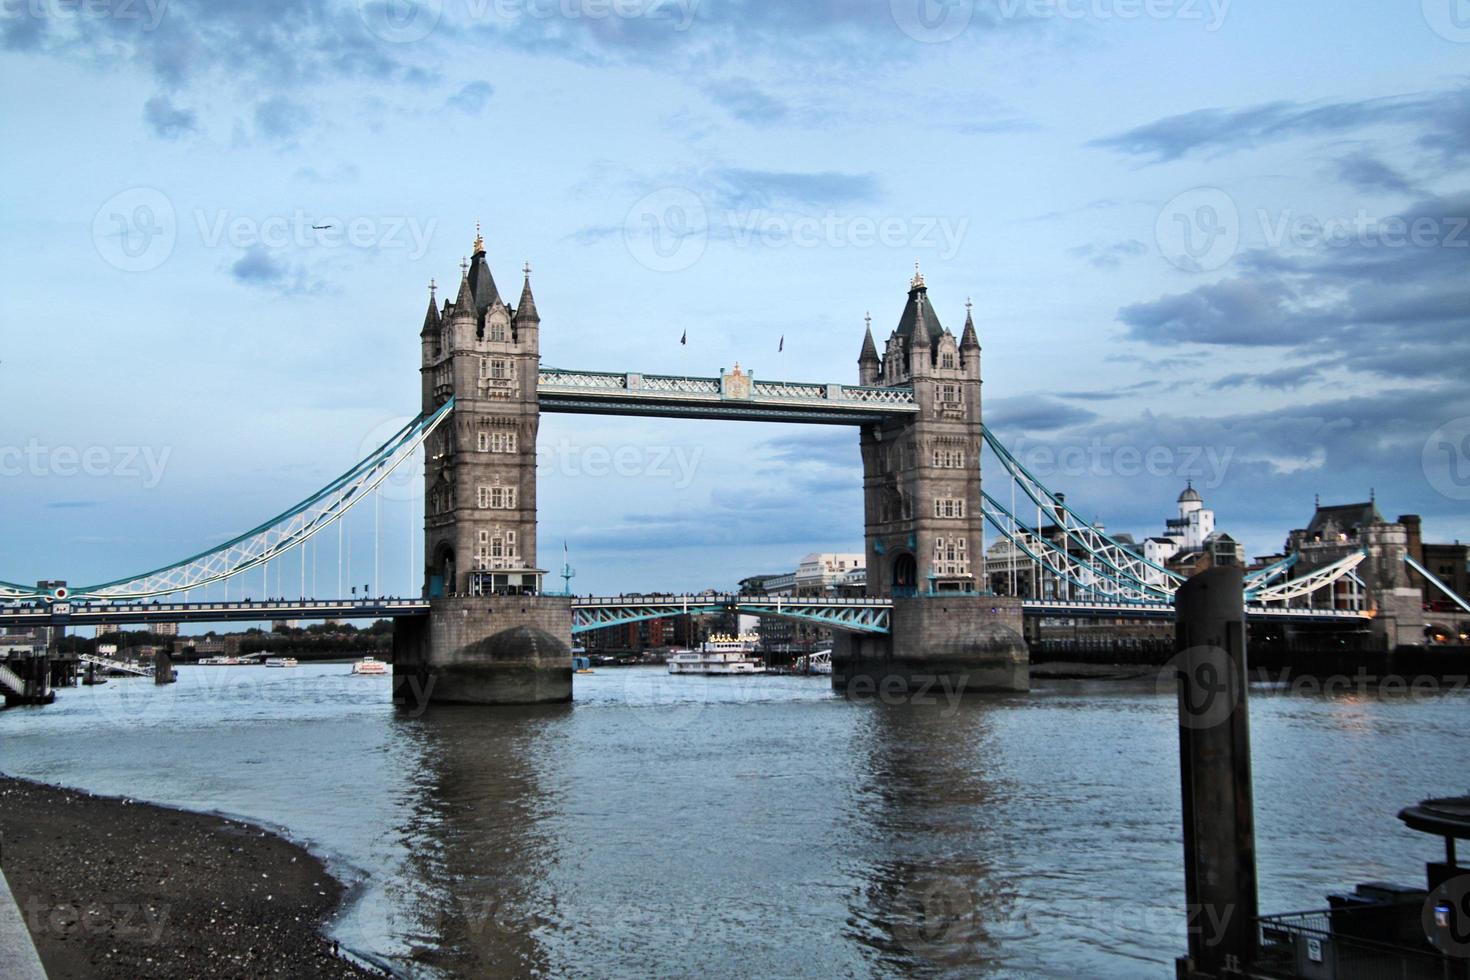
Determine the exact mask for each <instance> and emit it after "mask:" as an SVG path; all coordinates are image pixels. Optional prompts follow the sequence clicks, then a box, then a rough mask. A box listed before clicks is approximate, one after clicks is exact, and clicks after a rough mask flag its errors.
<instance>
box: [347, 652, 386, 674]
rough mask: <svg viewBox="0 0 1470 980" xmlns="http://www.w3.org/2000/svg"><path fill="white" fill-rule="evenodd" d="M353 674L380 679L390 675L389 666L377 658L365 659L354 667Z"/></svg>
mask: <svg viewBox="0 0 1470 980" xmlns="http://www.w3.org/2000/svg"><path fill="white" fill-rule="evenodd" d="M352 673H353V674H354V675H359V676H363V677H380V676H382V675H384V674H387V673H388V665H387V664H386V663H384V662H383V661H381V660H379V659H377V658H376V657H363V658H362V659H361V660H359V661H358V662H357V663H355V664H353V665H352Z"/></svg>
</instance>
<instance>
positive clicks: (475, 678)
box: [393, 596, 572, 711]
mask: <svg viewBox="0 0 1470 980" xmlns="http://www.w3.org/2000/svg"><path fill="white" fill-rule="evenodd" d="M571 603H572V601H571V599H569V598H566V597H561V596H478V597H473V598H471V597H463V596H456V597H453V598H446V599H434V600H432V602H431V603H430V608H429V615H428V616H420V617H412V618H409V617H405V618H403V619H398V620H395V621H394V624H393V703H394V704H396V705H398V706H399V707H400V708H402V709H404V710H409V711H418V710H422V709H423V708H424V707H425V706H427V705H429V704H487V705H494V704H549V703H554V702H565V701H570V700H571V699H572V651H571V646H570V644H569V642H568V640H569V638H570V637H571V633H572V604H571Z"/></svg>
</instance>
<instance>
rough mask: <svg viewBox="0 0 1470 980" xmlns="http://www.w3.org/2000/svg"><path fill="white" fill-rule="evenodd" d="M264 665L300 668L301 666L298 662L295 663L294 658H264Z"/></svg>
mask: <svg viewBox="0 0 1470 980" xmlns="http://www.w3.org/2000/svg"><path fill="white" fill-rule="evenodd" d="M265 665H266V666H267V667H300V666H301V664H300V663H299V662H297V660H296V658H295V657H266V658H265Z"/></svg>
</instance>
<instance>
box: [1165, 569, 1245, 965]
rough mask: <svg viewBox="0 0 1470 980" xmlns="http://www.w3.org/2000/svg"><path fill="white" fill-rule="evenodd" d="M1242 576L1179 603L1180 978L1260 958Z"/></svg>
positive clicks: (1209, 577) (1209, 575) (1231, 575)
mask: <svg viewBox="0 0 1470 980" xmlns="http://www.w3.org/2000/svg"><path fill="white" fill-rule="evenodd" d="M1242 580H1243V573H1242V571H1241V569H1240V568H1239V567H1235V566H1221V567H1216V568H1211V569H1209V570H1207V571H1205V572H1202V573H1201V574H1199V575H1196V576H1195V577H1193V578H1191V579H1190V580H1189V581H1188V582H1186V583H1184V585H1182V586H1181V587H1180V589H1179V592H1178V595H1177V597H1176V599H1175V613H1176V616H1177V624H1176V628H1175V629H1176V632H1175V656H1174V660H1173V664H1174V667H1175V672H1176V678H1177V682H1178V698H1179V777H1180V778H1179V782H1180V789H1181V791H1182V796H1183V812H1184V887H1185V894H1186V901H1187V909H1188V914H1189V930H1188V932H1189V956H1188V957H1187V958H1186V959H1184V960H1181V961H1180V962H1179V964H1178V973H1179V975H1180V976H1181V977H1190V978H1203V977H1212V978H1220V977H1230V976H1235V975H1241V974H1243V972H1244V970H1245V969H1246V968H1248V967H1249V965H1250V963H1251V961H1252V959H1253V958H1254V952H1255V948H1256V928H1257V926H1256V916H1257V912H1258V909H1257V904H1256V841H1255V819H1254V809H1253V804H1252V797H1251V754H1250V723H1249V711H1248V706H1247V699H1246V648H1245V642H1246V628H1245V600H1244V597H1243V593H1242Z"/></svg>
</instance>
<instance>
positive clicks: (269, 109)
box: [255, 95, 312, 143]
mask: <svg viewBox="0 0 1470 980" xmlns="http://www.w3.org/2000/svg"><path fill="white" fill-rule="evenodd" d="M311 119H312V112H311V110H310V109H308V108H307V107H306V106H304V105H302V104H301V103H300V102H296V101H294V100H292V99H288V98H285V97H284V96H279V95H278V96H274V97H273V98H269V99H266V100H265V101H264V102H262V103H260V104H259V105H257V106H256V107H255V131H256V132H257V133H259V134H260V135H262V136H264V137H265V138H266V139H269V140H272V141H274V142H278V143H279V142H286V141H288V140H290V139H292V138H294V137H295V136H296V135H297V134H298V133H300V132H301V131H302V130H304V129H305V128H306V127H307V126H308V125H309V124H310V123H311Z"/></svg>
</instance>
